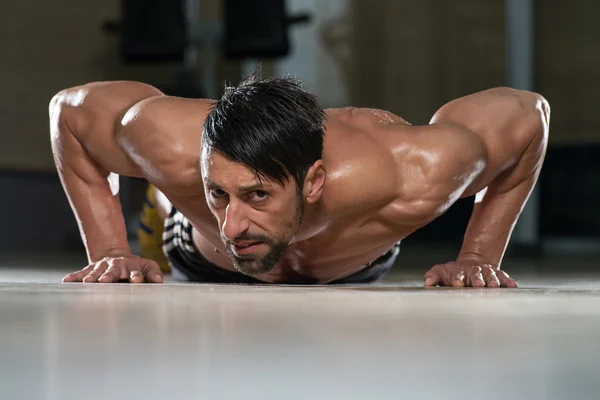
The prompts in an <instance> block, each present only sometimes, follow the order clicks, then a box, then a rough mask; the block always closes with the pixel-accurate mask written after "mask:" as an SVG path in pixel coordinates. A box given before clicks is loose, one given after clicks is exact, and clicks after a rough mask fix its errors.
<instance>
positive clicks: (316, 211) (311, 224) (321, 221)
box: [292, 200, 331, 243]
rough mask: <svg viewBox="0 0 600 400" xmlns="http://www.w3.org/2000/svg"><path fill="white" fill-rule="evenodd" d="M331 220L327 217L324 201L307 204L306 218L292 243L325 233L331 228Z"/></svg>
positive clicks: (303, 219) (304, 217)
mask: <svg viewBox="0 0 600 400" xmlns="http://www.w3.org/2000/svg"><path fill="white" fill-rule="evenodd" d="M330 221H331V219H330V218H328V217H327V213H326V211H325V207H324V205H323V201H322V200H319V201H318V202H317V203H315V204H305V206H304V216H303V218H302V224H301V225H300V229H298V232H297V233H296V235H295V236H294V239H293V240H292V243H295V242H301V241H304V240H308V239H311V238H313V237H315V236H317V235H318V234H319V233H321V232H323V231H324V230H325V229H327V227H328V226H329V223H330Z"/></svg>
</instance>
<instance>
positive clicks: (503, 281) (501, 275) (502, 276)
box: [496, 270, 519, 289]
mask: <svg viewBox="0 0 600 400" xmlns="http://www.w3.org/2000/svg"><path fill="white" fill-rule="evenodd" d="M496 276H497V277H498V280H499V281H500V286H501V287H507V288H513V289H516V288H518V287H519V285H518V284H517V281H515V280H514V279H511V277H510V276H508V274H507V273H506V272H504V271H502V270H496Z"/></svg>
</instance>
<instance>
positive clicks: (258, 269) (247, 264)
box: [222, 196, 304, 276]
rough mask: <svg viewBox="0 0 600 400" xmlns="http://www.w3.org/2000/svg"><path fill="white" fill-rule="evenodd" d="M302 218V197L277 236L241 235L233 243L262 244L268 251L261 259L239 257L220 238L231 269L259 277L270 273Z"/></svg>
mask: <svg viewBox="0 0 600 400" xmlns="http://www.w3.org/2000/svg"><path fill="white" fill-rule="evenodd" d="M303 217H304V204H303V203H302V197H300V196H299V197H298V198H297V199H296V210H295V212H294V216H293V219H292V221H291V223H290V224H289V225H288V227H287V228H286V229H285V230H284V231H283V232H281V233H280V234H278V235H275V236H273V237H272V236H267V235H253V234H250V233H248V234H243V235H241V236H239V237H237V238H235V240H234V241H236V242H241V241H248V242H263V243H264V244H266V245H267V246H268V247H269V251H268V252H267V253H266V254H265V255H263V256H262V257H256V256H251V255H249V256H239V255H237V254H235V253H234V252H233V249H232V243H231V242H229V241H228V240H226V239H225V238H222V240H223V243H224V244H225V249H226V250H227V254H228V255H229V258H231V260H232V261H233V267H234V268H235V269H236V271H238V272H240V273H242V274H244V275H249V276H253V275H260V274H265V273H267V272H270V271H272V270H273V269H274V268H275V267H276V266H277V263H278V262H279V260H280V259H281V256H283V253H284V252H285V250H286V249H287V248H288V246H289V245H290V242H291V241H292V238H293V237H294V235H295V234H296V233H297V232H298V229H300V225H301V224H302V219H303Z"/></svg>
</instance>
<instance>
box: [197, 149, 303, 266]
mask: <svg viewBox="0 0 600 400" xmlns="http://www.w3.org/2000/svg"><path fill="white" fill-rule="evenodd" d="M201 167H202V178H203V181H204V191H205V194H206V202H207V204H208V207H209V208H210V210H211V211H212V213H213V215H214V216H215V217H216V218H217V221H218V223H219V230H220V233H221V240H223V243H224V244H225V248H226V249H227V253H228V254H229V256H230V257H231V259H232V260H233V265H234V267H235V268H236V270H238V271H239V272H241V273H243V274H246V275H258V274H263V273H266V272H269V271H271V270H272V269H273V268H274V267H275V266H276V264H277V262H278V261H279V259H280V258H281V256H282V255H283V253H284V251H285V250H286V248H287V247H288V245H289V243H290V242H291V241H292V239H293V237H294V235H295V234H296V232H297V231H298V229H299V228H300V224H301V223H302V217H303V211H304V207H303V201H302V197H301V195H300V194H299V193H298V191H297V185H296V183H295V181H294V180H293V179H290V182H289V183H288V184H286V185H285V186H282V185H281V184H279V183H278V182H272V181H269V180H265V179H264V178H262V179H261V181H262V184H261V181H259V180H258V178H257V176H256V174H255V172H254V171H253V170H251V169H250V168H248V167H247V166H246V165H244V164H240V163H237V162H233V161H231V160H229V159H227V158H226V157H225V156H224V155H223V154H222V153H219V152H218V151H215V150H212V149H210V148H209V147H208V146H203V149H202V155H201Z"/></svg>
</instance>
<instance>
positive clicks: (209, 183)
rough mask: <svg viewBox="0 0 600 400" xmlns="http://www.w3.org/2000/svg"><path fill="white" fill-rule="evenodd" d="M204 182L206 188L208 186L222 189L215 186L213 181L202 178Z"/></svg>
mask: <svg viewBox="0 0 600 400" xmlns="http://www.w3.org/2000/svg"><path fill="white" fill-rule="evenodd" d="M204 182H206V186H208V187H210V188H214V189H222V188H221V186H219V185H217V184H216V183H214V182H213V181H211V180H210V179H208V178H204Z"/></svg>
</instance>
